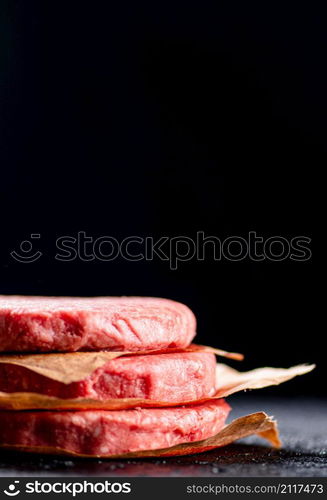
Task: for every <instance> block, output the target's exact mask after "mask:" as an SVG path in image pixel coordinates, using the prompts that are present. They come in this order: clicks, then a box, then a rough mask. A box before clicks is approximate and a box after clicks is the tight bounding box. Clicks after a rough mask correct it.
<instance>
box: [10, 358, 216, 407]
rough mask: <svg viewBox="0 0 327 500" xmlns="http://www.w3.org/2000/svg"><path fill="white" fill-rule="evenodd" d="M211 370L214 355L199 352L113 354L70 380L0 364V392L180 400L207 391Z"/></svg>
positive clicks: (212, 375)
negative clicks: (86, 373) (85, 374)
mask: <svg viewBox="0 0 327 500" xmlns="http://www.w3.org/2000/svg"><path fill="white" fill-rule="evenodd" d="M61 356H65V355H64V354H62V355H61ZM215 372H216V358H215V355H214V354H211V353H204V352H203V353H195V352H193V353H175V354H156V355H155V354H154V355H148V356H142V355H140V356H126V357H121V358H116V359H113V360H111V361H108V362H107V363H106V364H105V365H103V366H102V367H101V368H98V369H97V370H95V371H94V372H93V373H92V374H91V375H90V376H89V377H87V378H86V379H84V380H81V381H79V382H73V383H70V384H63V383H62V382H58V381H56V380H52V379H49V378H47V377H44V376H43V375H40V374H38V373H35V372H33V371H31V370H28V369H27V368H24V367H22V366H18V365H12V364H1V363H0V391H3V392H36V393H41V394H47V395H48V396H56V397H59V398H63V399H65V398H78V397H84V398H92V399H96V400H102V401H103V400H105V399H112V398H114V399H116V398H141V399H150V400H153V401H164V402H167V403H179V402H183V401H192V400H196V399H201V398H205V397H209V396H212V395H213V394H214V392H215Z"/></svg>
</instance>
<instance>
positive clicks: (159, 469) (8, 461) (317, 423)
mask: <svg viewBox="0 0 327 500" xmlns="http://www.w3.org/2000/svg"><path fill="white" fill-rule="evenodd" d="M228 401H229V402H230V403H231V405H232V407H233V411H232V414H231V418H237V417H239V416H241V415H245V414H247V413H253V412H255V411H261V410H263V411H265V412H266V413H268V414H269V415H273V416H274V417H275V418H276V419H278V423H279V428H280V432H281V437H282V440H283V448H282V449H280V450H273V449H272V448H270V447H268V446H267V443H266V442H265V441H263V440H262V439H258V438H256V437H251V438H247V439H245V440H242V441H239V442H238V443H237V444H233V445H230V446H227V447H225V448H220V449H217V450H215V451H211V452H209V453H203V454H199V455H193V456H188V457H180V458H165V459H162V460H158V459H142V460H98V459H94V460H90V459H73V460H72V459H67V457H66V458H60V457H51V456H43V457H41V456H39V455H30V454H22V453H17V452H15V453H13V452H4V451H2V452H1V454H0V476H16V477H19V476H41V475H44V476H83V475H85V476H116V477H117V476H121V477H132V476H158V477H159V476H161V477H163V476H164V477H166V476H175V477H176V476H189V477H190V476H192V477H194V476H197V477H201V476H203V477H209V476H218V477H226V476H299V477H301V476H302V477H303V476H318V477H319V476H327V401H326V400H324V401H323V400H311V399H300V398H291V399H289V398H283V399H272V398H269V399H267V398H265V397H257V396H255V397H254V396H252V394H250V393H249V394H243V395H238V396H234V397H231V398H229V400H228Z"/></svg>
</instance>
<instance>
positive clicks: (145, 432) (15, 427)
mask: <svg viewBox="0 0 327 500" xmlns="http://www.w3.org/2000/svg"><path fill="white" fill-rule="evenodd" d="M229 410H230V408H229V406H228V404H227V403H226V402H225V401H224V400H222V399H218V400H215V401H211V402H206V403H202V404H199V405H197V406H195V405H193V406H188V407H182V408H181V407H177V408H164V409H162V408H150V409H149V408H143V409H135V410H119V411H103V410H96V411H94V410H93V411H76V412H73V411H71V412H67V411H64V412H63V411H56V412H52V411H31V412H6V411H1V412H0V445H18V446H34V447H35V446H36V447H38V446H41V447H55V448H59V449H61V450H65V451H68V452H74V453H79V454H84V455H98V456H101V455H118V454H122V453H129V452H134V451H141V450H155V449H161V448H168V447H170V446H174V445H176V444H179V443H188V442H192V441H201V440H202V439H206V438H208V437H210V436H213V435H214V434H216V433H217V432H219V431H220V430H221V429H222V427H223V426H224V424H225V420H226V417H227V415H228V412H229ZM40 451H42V450H40Z"/></svg>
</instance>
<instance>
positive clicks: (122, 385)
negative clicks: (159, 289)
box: [0, 296, 229, 456]
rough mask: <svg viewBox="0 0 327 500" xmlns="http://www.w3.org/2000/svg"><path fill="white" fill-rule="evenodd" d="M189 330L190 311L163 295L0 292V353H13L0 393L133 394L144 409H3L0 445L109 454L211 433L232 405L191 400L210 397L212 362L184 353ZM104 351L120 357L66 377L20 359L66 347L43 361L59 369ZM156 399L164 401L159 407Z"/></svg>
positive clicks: (208, 356) (205, 355) (1, 371)
mask: <svg viewBox="0 0 327 500" xmlns="http://www.w3.org/2000/svg"><path fill="white" fill-rule="evenodd" d="M195 333H196V321H195V317H194V315H193V313H192V312H191V311H190V309H188V308H187V307H186V306H185V305H183V304H180V303H177V302H174V301H171V300H166V299H158V298H137V297H136V298H134V297H128V298H126V297H120V298H115V297H109V298H46V297H14V296H10V297H5V296H3V297H1V298H0V351H1V354H2V356H3V355H4V353H10V354H9V355H8V354H6V360H7V363H6V362H2V363H1V364H0V391H1V392H3V393H37V394H43V395H47V396H50V397H56V398H61V399H73V398H89V399H90V400H93V401H102V402H105V401H107V400H111V401H112V400H121V401H122V400H123V399H124V398H140V399H141V400H146V401H147V404H146V405H145V406H147V407H146V408H140V407H136V408H135V407H134V408H132V409H123V410H112V409H87V404H86V407H85V408H83V409H79V410H68V411H67V410H65V411H62V410H51V411H49V410H47V409H45V408H38V409H37V410H32V411H19V410H18V411H6V410H2V411H0V445H2V446H8V447H15V446H16V447H20V448H21V449H24V447H28V448H29V449H30V450H31V449H32V450H33V449H35V450H41V451H42V450H43V451H47V450H48V451H49V450H51V449H58V450H63V451H67V452H72V453H76V454H80V455H94V456H105V455H106V456H108V455H120V454H126V453H130V452H141V451H143V450H157V449H163V448H169V447H172V446H175V445H177V444H180V443H187V442H194V441H200V440H203V439H206V438H208V437H210V436H213V435H215V434H216V433H217V432H219V431H220V430H221V429H222V427H224V424H225V421H226V417H227V415H228V412H229V406H228V405H227V403H225V401H224V400H223V399H216V400H210V401H206V402H202V403H201V402H199V403H198V404H197V403H196V400H201V399H205V398H208V397H210V396H212V395H213V394H214V393H215V377H216V360H215V355H214V354H212V353H210V352H192V351H190V352H187V349H186V348H187V347H188V346H189V345H190V343H191V341H192V339H193V338H194V336H195ZM76 351H84V353H76ZM104 351H110V352H117V351H119V353H120V354H121V356H119V357H115V358H113V359H108V361H106V362H105V363H103V362H101V363H99V366H98V367H97V368H95V369H94V371H93V372H92V373H91V374H89V373H88V374H87V375H85V376H84V378H83V376H79V377H77V378H78V380H74V381H70V380H69V381H68V382H67V380H65V381H64V382H63V381H61V380H60V377H50V376H49V377H47V376H45V374H44V373H45V372H44V370H43V371H42V370H37V368H36V369H33V370H29V369H28V368H27V367H26V363H25V361H24V363H25V364H24V363H20V359H24V360H26V359H27V361H28V360H32V361H33V362H34V365H37V358H35V357H36V356H39V357H40V353H66V354H46V356H48V358H46V359H49V360H51V359H52V360H53V359H55V360H56V362H57V363H59V365H60V366H63V367H64V371H65V370H66V369H67V370H69V368H71V369H72V370H73V367H74V366H76V367H77V370H78V366H79V359H81V360H82V357H83V359H84V360H85V357H86V358H87V357H89V358H90V360H91V361H92V362H95V365H94V366H95V367H96V366H97V364H96V360H97V358H99V359H101V356H102V357H103V356H105V354H103V353H104ZM17 353H18V354H19V355H17ZM72 353H75V354H72ZM32 356H33V358H32ZM54 356H55V358H53V357H54ZM79 356H80V358H79ZM41 357H42V360H43V364H44V358H45V356H44V354H43V355H42V356H41ZM51 357H52V358H51ZM52 363H53V362H52ZM50 365H51V363H50V362H49V367H50ZM59 365H58V366H59ZM49 369H50V368H49ZM81 377H82V378H81ZM58 378H59V380H58ZM72 378H74V377H72ZM158 401H161V402H165V404H166V405H167V406H165V407H158V405H156V402H158ZM190 401H194V403H193V404H191V405H190V404H188V405H186V406H183V405H182V404H183V402H190ZM152 402H153V407H151V404H152ZM169 405H170V406H169ZM104 407H105V406H104Z"/></svg>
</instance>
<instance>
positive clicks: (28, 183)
mask: <svg viewBox="0 0 327 500" xmlns="http://www.w3.org/2000/svg"><path fill="white" fill-rule="evenodd" d="M0 5H1V26H0V27H1V29H0V37H1V48H2V49H1V51H2V55H1V62H0V71H1V73H0V78H1V81H0V110H1V113H0V127H1V129H0V132H1V144H0V162H1V179H0V213H1V246H0V257H1V261H0V273H1V275H0V292H1V293H5V294H12V293H15V294H16V293H17V294H44V295H153V296H165V297H170V298H173V299H176V300H180V301H182V302H185V303H187V304H188V305H189V306H190V307H191V308H192V309H193V310H194V311H195V313H196V315H197V317H198V333H199V336H198V341H199V342H202V343H210V344H212V345H215V346H218V347H222V348H226V349H230V350H235V351H240V352H244V353H245V354H246V361H245V363H244V364H243V367H244V368H250V367H255V366H261V365H275V366H288V365H291V364H294V363H301V362H316V363H318V369H317V371H316V372H315V373H314V374H310V375H308V376H306V377H302V378H301V379H298V380H296V381H293V382H291V383H289V384H285V385H284V386H282V387H281V388H279V389H269V390H268V391H267V393H268V394H276V393H278V394H283V395H289V396H293V395H297V394H303V395H305V394H307V395H322V394H324V393H325V384H324V380H323V376H322V374H323V372H322V368H323V364H324V358H325V356H324V354H323V349H322V348H321V345H322V342H323V331H324V330H325V328H324V327H321V326H319V327H318V325H317V324H315V318H316V316H317V312H316V310H315V307H314V305H313V304H314V303H315V300H313V299H314V297H315V295H318V294H316V293H315V285H314V281H313V279H314V271H313V260H311V261H310V262H290V261H289V260H287V261H284V262H276V263H273V262H259V263H256V262H250V261H248V260H247V261H244V262H226V261H223V262H215V261H214V260H213V259H212V258H211V256H210V254H209V256H208V257H207V258H206V260H205V262H198V261H196V260H195V259H193V260H192V261H190V262H185V263H181V264H180V265H179V267H178V269H177V270H170V269H169V265H168V264H167V262H160V261H159V260H158V259H156V260H154V261H153V262H145V261H141V262H127V261H126V260H123V259H117V260H114V261H113V262H99V261H97V262H96V261H93V262H82V261H74V262H58V261H56V260H55V259H54V254H55V248H54V244H55V240H56V238H57V237H58V236H63V235H70V236H76V235H77V232H78V231H85V232H86V233H87V234H88V235H89V236H93V237H94V238H96V237H98V236H104V235H108V236H113V237H116V238H118V239H122V238H124V237H126V236H131V235H137V236H141V237H142V236H143V237H144V236H154V237H160V236H162V235H166V236H176V235H184V236H189V237H194V235H195V234H196V232H197V231H204V232H205V234H206V235H216V236H219V237H224V236H231V235H239V236H246V235H247V233H248V231H251V230H252V231H256V232H257V233H258V234H261V235H265V236H275V235H280V236H284V237H286V238H292V237H293V236H297V235H306V236H309V237H313V234H312V231H313V221H314V220H316V219H317V213H318V211H319V207H318V206H317V201H318V200H319V196H318V191H317V185H318V184H319V181H318V179H317V176H318V172H319V170H320V169H323V168H324V167H325V164H326V162H325V159H326V155H325V153H326V144H325V133H326V111H327V109H326V108H327V106H326V88H327V85H326V84H327V81H326V60H325V59H326V48H327V47H326V35H325V18H324V16H323V15H322V13H321V12H319V11H317V10H315V8H314V6H313V4H310V6H309V4H307V6H306V7H304V6H301V5H299V4H294V5H292V4H291V3H289V4H287V5H285V4H280V6H279V5H278V4H276V3H275V2H271V3H270V2H268V3H267V2H255V3H254V2H217V1H208V2H194V3H191V2H185V3H184V2H174V3H171V4H170V3H167V2H149V3H146V2H109V1H108V2H104V1H103V2H96V1H94V2H73V1H70V2H67V1H65V2H58V1H56V2H54V1H45V2H44V1H39V2H37V1H32V0H30V1H28V2H27V1H14V0H12V1H10V2H3V1H1V2H0ZM31 233H40V234H41V240H40V242H39V243H38V245H39V247H40V250H41V251H42V252H43V254H44V255H43V257H42V259H40V261H38V262H36V263H33V264H22V263H18V262H15V261H14V260H13V259H12V258H11V257H10V251H11V250H13V249H14V248H18V247H19V244H20V242H21V241H22V240H25V239H28V238H29V235H30V234H31Z"/></svg>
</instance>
